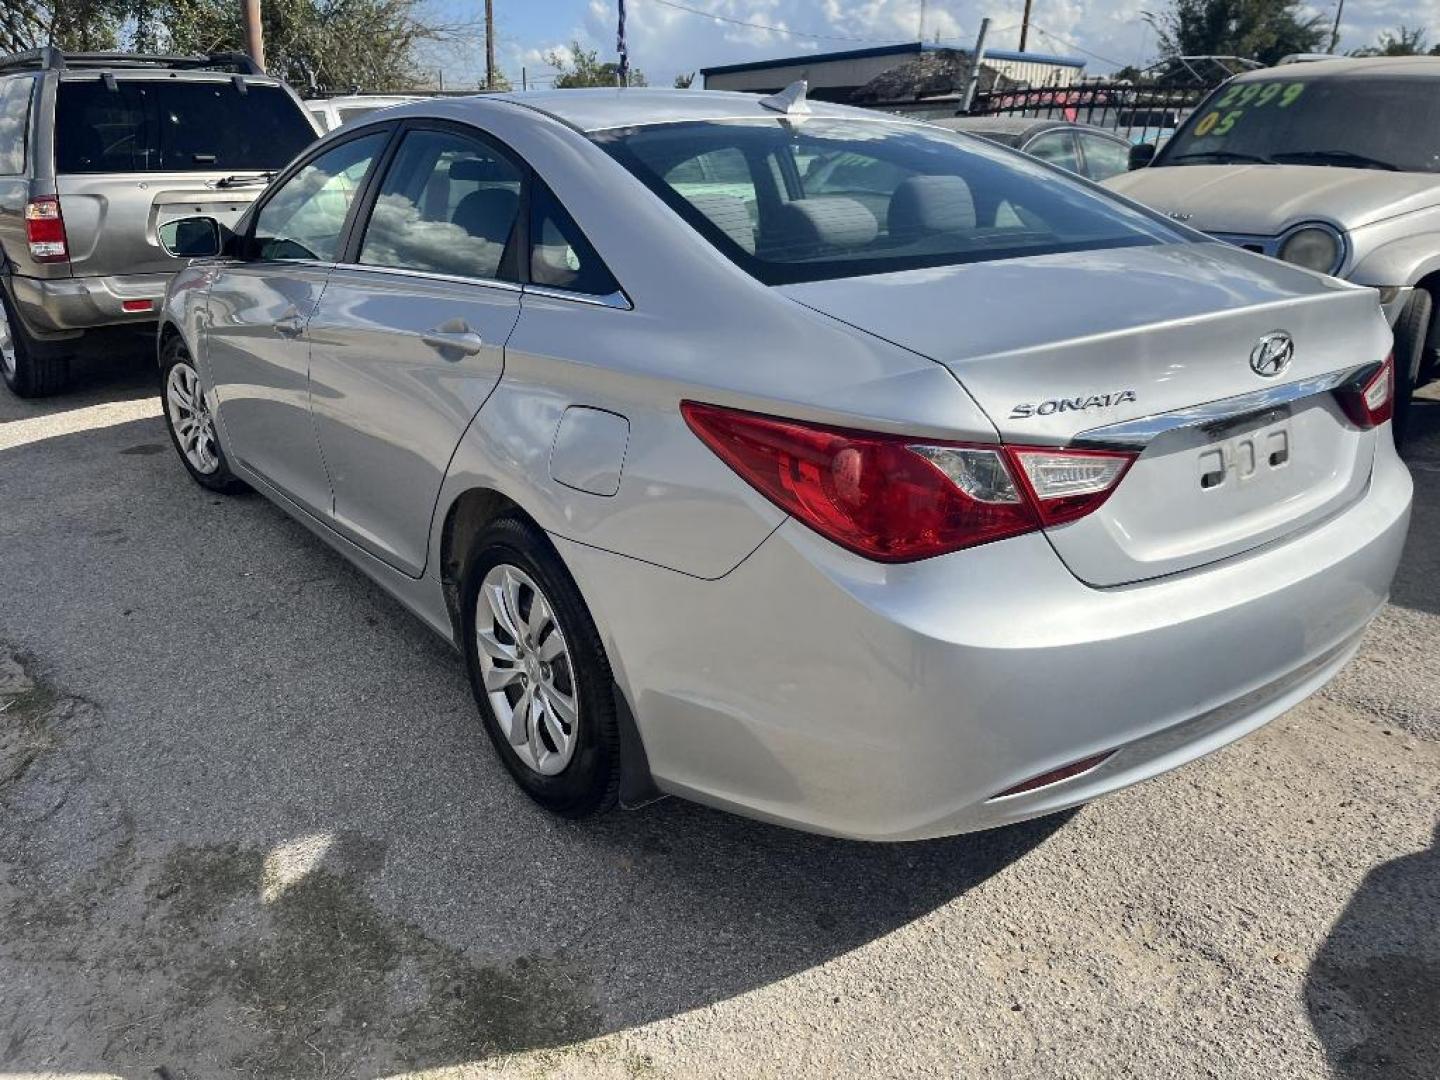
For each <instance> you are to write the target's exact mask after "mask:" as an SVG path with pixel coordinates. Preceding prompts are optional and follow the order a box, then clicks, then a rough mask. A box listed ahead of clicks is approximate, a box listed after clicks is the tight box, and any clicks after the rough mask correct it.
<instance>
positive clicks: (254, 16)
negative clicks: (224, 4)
mask: <svg viewBox="0 0 1440 1080" xmlns="http://www.w3.org/2000/svg"><path fill="white" fill-rule="evenodd" d="M240 2H241V4H242V5H243V9H242V10H243V12H244V15H245V41H246V43H247V51H248V52H249V53H250V58H251V59H252V60H254V61H255V66H256V67H258V68H259V69H260V70H261V71H264V70H265V30H264V28H263V27H262V26H261V25H260V0H240Z"/></svg>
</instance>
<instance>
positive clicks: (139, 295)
mask: <svg viewBox="0 0 1440 1080" xmlns="http://www.w3.org/2000/svg"><path fill="white" fill-rule="evenodd" d="M171 277H172V275H170V274H123V275H117V276H113V277H78V278H31V277H20V276H18V275H17V276H16V277H14V278H12V279H11V283H10V284H11V290H12V292H13V294H14V297H15V303H16V306H17V307H18V309H19V313H20V317H21V318H23V319H24V320H25V325H26V326H27V327H28V328H29V329H30V330H31V332H32V333H34V334H35V335H36V336H38V337H41V338H47V337H49V338H55V337H71V336H74V335H75V333H76V332H77V331H84V330H90V329H93V328H95V327H101V326H119V325H124V324H126V323H137V324H142V325H143V324H145V323H153V322H155V321H156V320H157V319H158V318H159V317H160V307H161V303H162V302H163V300H164V298H165V287H166V286H167V285H169V283H170V278H171ZM146 300H148V301H150V307H149V308H148V309H146V310H141V311H126V310H125V307H124V304H125V302H126V301H132V302H136V303H138V302H141V301H146Z"/></svg>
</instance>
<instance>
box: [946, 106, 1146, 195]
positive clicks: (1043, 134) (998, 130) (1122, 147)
mask: <svg viewBox="0 0 1440 1080" xmlns="http://www.w3.org/2000/svg"><path fill="white" fill-rule="evenodd" d="M930 123H932V124H935V125H936V126H938V127H943V128H946V129H947V130H949V131H963V132H965V133H966V134H967V135H978V136H979V137H980V138H982V139H989V140H990V141H991V142H995V143H999V144H1000V145H1002V146H1010V147H1014V148H1015V149H1016V150H1023V151H1024V152H1025V153H1027V154H1029V155H1030V156H1031V157H1037V158H1039V159H1040V160H1041V161H1048V162H1050V164H1052V165H1058V166H1060V168H1062V169H1068V170H1069V171H1070V172H1073V173H1079V174H1080V175H1081V176H1085V177H1089V178H1090V179H1091V180H1108V179H1109V178H1110V177H1112V176H1119V175H1120V174H1121V173H1123V172H1125V171H1126V170H1128V169H1129V168H1130V143H1129V142H1127V141H1126V140H1125V139H1122V138H1121V137H1120V136H1119V135H1116V134H1115V133H1114V132H1113V131H1106V130H1105V129H1104V128H1098V127H1093V126H1091V125H1089V124H1072V123H1069V122H1068V121H1064V120H1036V119H1033V118H1030V117H1024V116H951V117H945V118H943V119H940V120H931V121H930Z"/></svg>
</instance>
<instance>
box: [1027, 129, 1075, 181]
mask: <svg viewBox="0 0 1440 1080" xmlns="http://www.w3.org/2000/svg"><path fill="white" fill-rule="evenodd" d="M1023 149H1024V151H1025V153H1027V154H1029V155H1030V156H1031V157H1037V158H1039V159H1040V160H1041V161H1048V162H1049V163H1050V164H1051V165H1058V166H1060V168H1062V169H1068V170H1069V171H1070V172H1073V173H1078V172H1079V171H1080V152H1079V150H1077V149H1076V147H1075V135H1074V133H1073V132H1071V131H1070V130H1069V129H1068V128H1064V129H1061V130H1059V131H1046V132H1044V133H1042V134H1040V135H1037V136H1035V138H1033V139H1031V140H1030V141H1029V142H1028V143H1026V144H1025V146H1024V147H1023Z"/></svg>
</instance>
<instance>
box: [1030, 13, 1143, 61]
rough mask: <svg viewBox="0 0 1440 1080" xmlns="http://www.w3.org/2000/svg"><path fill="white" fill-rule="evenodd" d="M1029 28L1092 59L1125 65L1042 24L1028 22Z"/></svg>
mask: <svg viewBox="0 0 1440 1080" xmlns="http://www.w3.org/2000/svg"><path fill="white" fill-rule="evenodd" d="M1030 29H1031V30H1034V31H1035V32H1036V33H1037V34H1041V35H1043V36H1045V37H1047V38H1049V39H1050V40H1052V41H1058V42H1059V43H1060V44H1061V45H1064V46H1065V47H1066V48H1070V49H1074V50H1075V51H1076V52H1078V53H1084V54H1085V55H1086V56H1088V57H1090V58H1091V59H1093V60H1100V61H1102V62H1103V63H1106V64H1109V65H1110V66H1111V67H1117V68H1122V67H1125V63H1124V62H1123V61H1121V60H1112V59H1110V57H1108V56H1101V55H1100V54H1099V53H1097V52H1091V51H1090V50H1089V49H1087V48H1085V47H1084V46H1083V45H1076V44H1075V42H1073V41H1070V40H1069V39H1067V38H1063V37H1061V36H1060V35H1059V34H1052V33H1051V32H1050V31H1049V30H1046V29H1045V28H1044V27H1043V26H1037V25H1036V24H1035V23H1033V22H1032V23H1031V24H1030Z"/></svg>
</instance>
